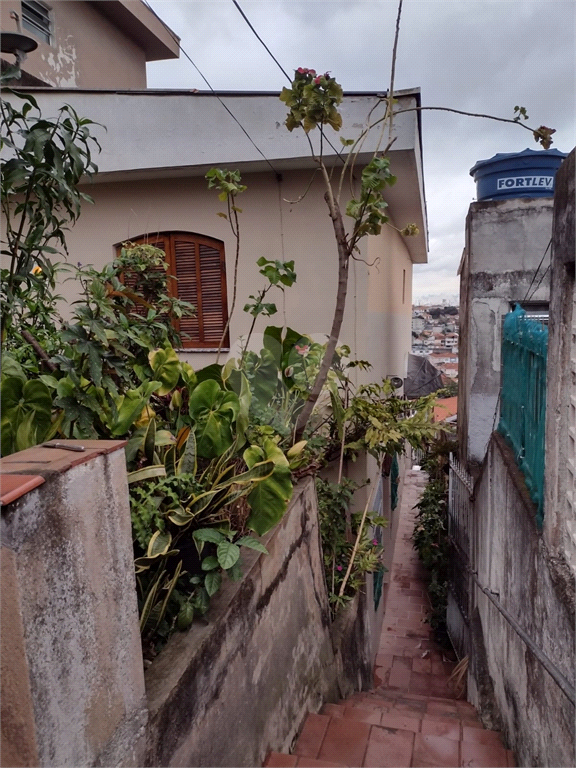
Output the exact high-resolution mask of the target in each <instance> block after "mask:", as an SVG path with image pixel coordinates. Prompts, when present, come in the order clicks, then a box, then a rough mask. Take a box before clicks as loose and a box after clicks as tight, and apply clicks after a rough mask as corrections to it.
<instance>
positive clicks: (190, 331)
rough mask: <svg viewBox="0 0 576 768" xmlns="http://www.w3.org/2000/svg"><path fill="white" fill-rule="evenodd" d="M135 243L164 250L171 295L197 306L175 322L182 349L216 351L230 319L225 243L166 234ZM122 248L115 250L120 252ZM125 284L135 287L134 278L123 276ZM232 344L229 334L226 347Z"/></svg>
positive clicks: (140, 309)
mask: <svg viewBox="0 0 576 768" xmlns="http://www.w3.org/2000/svg"><path fill="white" fill-rule="evenodd" d="M133 242H134V243H138V244H140V243H147V244H149V245H153V246H155V247H156V248H160V249H161V250H163V251H164V253H165V254H166V261H167V262H168V264H169V270H168V293H169V294H170V295H171V296H177V297H178V298H179V299H182V301H188V302H190V304H193V305H194V306H195V307H196V312H195V314H194V315H193V316H192V317H183V318H181V319H180V320H174V321H173V322H174V324H175V327H176V329H177V330H178V333H179V334H180V337H181V340H182V346H183V347H185V348H188V349H210V348H217V347H218V345H219V344H220V340H221V339H222V334H223V332H224V328H225V327H226V322H227V320H228V307H227V298H226V262H225V257H224V245H223V243H221V242H219V241H218V240H212V239H211V238H208V237H203V236H202V235H193V234H188V233H187V232H174V233H168V232H165V233H161V234H160V235H159V236H156V237H155V238H149V237H148V236H146V235H145V236H142V237H139V238H135V239H133ZM120 247H121V246H117V247H116V250H117V252H118V253H120ZM170 277H172V278H174V277H175V278H176V279H170ZM123 282H124V284H125V285H126V286H127V287H133V286H134V283H135V279H134V276H133V275H132V276H131V275H130V274H129V273H124V275H123ZM151 303H152V302H151ZM134 311H135V312H138V314H142V315H145V314H146V311H147V310H146V309H145V307H138V308H136V309H135V310H134ZM229 345H230V340H229V334H228V333H227V334H226V338H225V339H224V344H223V346H224V347H228V346H229Z"/></svg>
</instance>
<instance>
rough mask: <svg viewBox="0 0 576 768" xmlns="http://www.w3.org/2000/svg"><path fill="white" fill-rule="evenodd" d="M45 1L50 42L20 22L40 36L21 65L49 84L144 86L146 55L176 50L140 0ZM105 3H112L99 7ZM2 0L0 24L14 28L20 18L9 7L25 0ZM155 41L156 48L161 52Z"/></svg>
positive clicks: (17, 10)
mask: <svg viewBox="0 0 576 768" xmlns="http://www.w3.org/2000/svg"><path fill="white" fill-rule="evenodd" d="M46 5H47V6H49V8H50V16H51V22H52V39H51V42H50V44H48V43H46V42H45V41H44V40H41V39H40V38H39V37H36V36H35V35H34V33H33V32H30V31H29V30H28V29H26V28H25V27H24V26H22V32H23V34H25V35H28V36H30V37H32V38H34V39H35V40H36V42H38V48H37V49H36V50H35V51H32V52H31V53H30V54H28V56H27V58H26V60H25V61H24V63H23V65H22V69H23V70H24V71H25V72H27V73H29V74H31V75H33V76H34V77H37V78H39V79H40V80H42V81H43V82H45V83H47V84H48V85H51V86H56V87H58V88H130V89H134V88H146V61H147V60H151V59H154V58H176V57H177V56H178V43H177V41H176V39H175V37H176V36H175V35H173V34H170V33H169V32H168V31H167V30H166V28H165V27H164V26H163V25H162V23H161V22H160V20H159V19H158V18H157V17H156V16H155V15H154V14H153V13H152V12H151V11H150V10H149V9H148V8H146V6H145V5H144V4H143V3H142V2H140V0H124V2H107V3H92V2H85V0H82V1H79V0H52V2H50V3H46ZM104 5H106V6H109V7H106V8H104V9H103V10H101V7H102V6H104ZM0 6H1V8H0V11H1V16H0V18H1V28H2V30H3V31H16V30H17V23H16V20H15V19H13V18H11V17H10V13H11V12H14V13H17V14H18V15H19V16H20V17H21V16H22V3H21V0H6V1H5V2H2V3H1V4H0ZM120 19H121V23H119V20H120ZM154 38H156V40H154ZM154 43H155V45H154ZM152 47H157V48H158V54H157V55H155V54H154V53H152ZM164 49H166V50H165V51H164ZM161 51H163V52H161ZM9 58H11V57H9Z"/></svg>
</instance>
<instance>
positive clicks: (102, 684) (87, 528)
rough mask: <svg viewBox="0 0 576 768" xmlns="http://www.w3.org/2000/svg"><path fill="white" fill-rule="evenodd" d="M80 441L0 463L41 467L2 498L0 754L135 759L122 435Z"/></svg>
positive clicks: (137, 684) (77, 760)
mask: <svg viewBox="0 0 576 768" xmlns="http://www.w3.org/2000/svg"><path fill="white" fill-rule="evenodd" d="M73 442H77V441H73ZM83 444H84V445H85V446H86V447H87V450H86V452H85V453H71V452H68V451H65V450H48V449H45V448H42V447H40V446H39V447H37V448H32V449H30V450H28V451H22V452H21V453H18V454H14V455H13V456H8V457H6V458H4V459H2V463H1V471H2V472H3V473H12V474H19V473H20V474H22V473H23V474H34V475H42V476H43V477H44V478H45V483H44V484H43V485H42V486H40V487H39V488H37V489H35V490H33V491H31V492H29V493H28V494H26V495H25V496H23V497H22V498H20V499H18V500H17V501H14V502H12V503H11V504H8V505H6V506H4V507H3V508H2V576H3V580H2V602H3V606H2V611H3V613H2V630H3V633H2V668H3V670H4V669H6V668H7V669H9V670H11V677H10V686H9V689H8V691H6V692H5V691H3V693H5V696H3V701H2V705H3V717H2V737H3V747H2V760H3V765H12V766H14V765H18V764H20V765H42V766H83V765H106V766H109V765H138V764H140V762H141V754H142V753H141V747H142V746H143V735H144V726H145V723H146V717H147V712H146V699H145V689H144V674H143V671H142V655H141V649H140V635H139V628H138V607H137V602H136V588H135V577H134V565H133V554H132V533H131V527H130V515H129V506H128V485H127V482H126V464H125V458H124V451H123V449H122V448H123V445H124V443H122V442H120V441H84V442H83ZM109 451H111V452H109ZM5 577H7V578H5ZM14 672H17V674H18V677H17V676H16V674H14ZM3 686H4V680H3ZM6 712H8V713H9V715H11V717H9V718H8V720H7V721H5V718H4V714H5V713H6ZM139 750H140V751H139ZM14 756H16V757H17V759H18V760H19V761H20V762H14V761H13V759H12V758H13V757H14ZM5 761H8V762H5Z"/></svg>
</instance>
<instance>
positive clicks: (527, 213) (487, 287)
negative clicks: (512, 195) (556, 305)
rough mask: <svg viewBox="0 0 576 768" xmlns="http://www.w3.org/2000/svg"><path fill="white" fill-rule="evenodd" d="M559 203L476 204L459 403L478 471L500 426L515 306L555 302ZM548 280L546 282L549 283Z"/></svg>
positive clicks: (467, 257)
mask: <svg viewBox="0 0 576 768" xmlns="http://www.w3.org/2000/svg"><path fill="white" fill-rule="evenodd" d="M552 207H553V201H552V200H550V199H547V198H516V199H512V200H487V201H482V202H478V203H472V205H471V206H470V210H469V212H468V216H467V219H466V249H465V254H464V258H463V263H462V267H461V273H460V274H461V284H460V297H461V299H460V301H461V308H460V323H461V333H460V346H459V355H460V358H459V363H460V379H459V400H460V402H461V403H463V407H462V408H461V409H460V410H459V414H458V417H459V418H458V434H459V442H460V446H461V456H462V458H463V459H465V460H466V461H467V462H468V464H469V465H476V466H478V465H479V464H480V463H481V462H482V460H483V458H484V455H485V453H486V446H487V444H488V440H489V438H490V434H491V432H492V431H493V429H494V428H495V425H496V424H497V419H498V410H499V409H498V406H499V401H498V395H499V391H500V346H501V339H502V320H503V317H504V315H505V314H506V313H507V312H509V311H510V309H511V308H512V303H513V302H516V301H519V302H524V301H525V299H526V298H527V296H528V298H529V300H530V301H531V302H540V301H542V302H545V303H547V302H548V298H549V294H550V275H549V272H547V271H546V267H547V265H548V263H547V262H546V261H544V263H543V264H542V266H541V267H540V270H539V271H538V276H537V278H536V279H535V280H534V276H535V274H536V272H537V270H538V267H539V265H540V263H541V260H542V257H543V256H544V254H545V251H546V249H547V247H548V245H549V241H550V236H551V233H552ZM541 278H542V279H541Z"/></svg>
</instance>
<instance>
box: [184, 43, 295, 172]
mask: <svg viewBox="0 0 576 768" xmlns="http://www.w3.org/2000/svg"><path fill="white" fill-rule="evenodd" d="M180 50H181V51H182V53H183V54H184V56H186V58H187V59H188V61H189V62H190V64H192V66H193V67H194V69H195V70H196V72H198V74H199V75H200V77H201V78H202V80H204V82H205V83H206V85H207V86H208V88H210V90H211V91H212V93H213V95H214V96H216V98H217V99H218V101H219V102H220V104H222V106H223V107H224V109H225V110H226V112H228V114H229V115H230V117H231V118H232V119H233V120H234V122H235V123H236V124H237V125H238V126H239V127H240V129H241V130H242V132H243V133H244V135H245V136H246V137H247V139H248V140H249V141H250V143H251V144H252V146H253V147H254V149H255V150H256V151H257V152H258V154H259V155H260V156H261V157H263V158H264V160H265V161H266V162H267V163H268V165H269V166H270V168H271V169H272V171H273V172H274V173H275V174H276V176H280V173H279V172H278V171H277V170H276V168H274V166H273V165H272V163H271V162H270V160H268V158H267V157H266V155H265V154H264V152H262V150H261V149H260V147H259V146H258V145H257V144H256V142H255V141H254V140H253V139H252V137H251V136H250V134H249V133H248V131H247V130H246V128H244V126H243V125H242V123H241V122H240V120H238V118H237V117H236V115H235V114H234V113H233V112H232V110H231V109H230V108H229V107H228V105H227V104H225V103H224V102H223V101H222V99H221V98H220V96H219V95H218V93H216V91H215V90H214V88H212V86H211V85H210V83H209V82H208V80H207V79H206V78H205V77H204V75H203V74H202V72H201V71H200V70H199V69H198V67H197V65H196V64H195V63H194V62H193V61H192V59H191V58H190V56H189V55H188V53H187V52H186V51H185V50H184V48H182V46H180Z"/></svg>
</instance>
